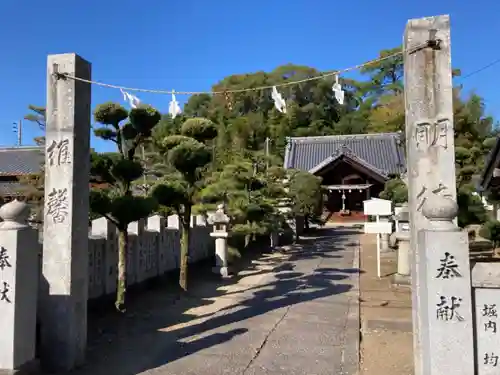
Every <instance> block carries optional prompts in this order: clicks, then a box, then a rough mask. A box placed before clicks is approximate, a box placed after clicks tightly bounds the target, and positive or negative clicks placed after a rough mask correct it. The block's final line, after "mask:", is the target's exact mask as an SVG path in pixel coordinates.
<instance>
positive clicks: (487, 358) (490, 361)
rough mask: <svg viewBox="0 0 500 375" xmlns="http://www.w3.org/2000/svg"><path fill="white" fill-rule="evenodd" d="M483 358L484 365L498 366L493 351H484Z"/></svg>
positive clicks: (496, 356)
mask: <svg viewBox="0 0 500 375" xmlns="http://www.w3.org/2000/svg"><path fill="white" fill-rule="evenodd" d="M483 360H484V364H485V365H490V366H492V367H497V366H498V355H496V354H495V353H485V354H484V358H483Z"/></svg>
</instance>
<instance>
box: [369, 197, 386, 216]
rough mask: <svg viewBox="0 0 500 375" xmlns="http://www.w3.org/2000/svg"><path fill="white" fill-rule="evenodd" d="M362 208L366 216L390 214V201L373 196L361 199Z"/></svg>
mask: <svg viewBox="0 0 500 375" xmlns="http://www.w3.org/2000/svg"><path fill="white" fill-rule="evenodd" d="M363 208H364V214H365V215H366V216H390V215H392V202H391V201H388V200H385V199H378V198H373V199H369V200H367V201H363Z"/></svg>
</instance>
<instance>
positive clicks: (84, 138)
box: [40, 53, 91, 371]
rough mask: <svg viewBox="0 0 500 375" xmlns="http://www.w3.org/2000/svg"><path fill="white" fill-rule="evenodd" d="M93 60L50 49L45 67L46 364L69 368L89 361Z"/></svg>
mask: <svg viewBox="0 0 500 375" xmlns="http://www.w3.org/2000/svg"><path fill="white" fill-rule="evenodd" d="M90 72H91V68H90V63H88V62H87V61H85V60H83V59H82V58H81V57H79V56H77V55H75V54H72V53H70V54H62V55H50V56H49V57H48V66H47V107H46V113H47V114H46V116H47V126H46V133H45V137H46V138H45V142H46V149H45V209H44V240H43V278H42V281H41V282H42V283H46V285H45V286H42V288H43V290H44V292H42V301H41V304H42V306H41V348H40V349H41V350H40V352H41V362H42V365H43V366H44V367H46V368H47V369H49V370H60V371H65V370H69V369H72V368H74V367H75V366H78V365H80V364H82V363H83V362H84V354H85V347H86V341H87V294H88V222H89V216H88V215H89V171H90V148H89V146H90V98H91V88H90V85H89V84H86V83H83V82H79V81H76V80H73V79H71V78H65V77H64V76H61V75H60V74H64V73H66V74H69V75H72V76H76V77H80V78H83V79H87V80H89V79H91V73H90Z"/></svg>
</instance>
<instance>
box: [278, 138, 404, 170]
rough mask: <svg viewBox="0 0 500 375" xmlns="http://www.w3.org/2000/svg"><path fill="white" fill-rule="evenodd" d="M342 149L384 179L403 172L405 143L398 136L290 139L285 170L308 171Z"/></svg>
mask: <svg viewBox="0 0 500 375" xmlns="http://www.w3.org/2000/svg"><path fill="white" fill-rule="evenodd" d="M343 149H349V151H350V152H351V153H352V154H354V155H355V156H356V157H358V158H359V159H361V160H363V161H365V162H366V164H367V165H372V166H373V167H375V168H377V169H378V170H379V171H382V172H383V173H384V174H386V175H390V174H401V173H404V172H405V171H406V160H405V155H404V143H403V142H402V140H401V134H400V133H378V134H353V135H333V136H322V137H293V138H289V140H288V145H287V150H286V152H285V162H284V167H285V168H294V169H300V170H305V171H310V170H311V169H313V168H314V167H316V166H317V165H318V164H320V163H322V162H323V161H325V159H328V158H331V157H332V156H334V155H338V154H339V153H340V152H341V151H342V150H343Z"/></svg>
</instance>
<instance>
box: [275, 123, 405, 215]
mask: <svg viewBox="0 0 500 375" xmlns="http://www.w3.org/2000/svg"><path fill="white" fill-rule="evenodd" d="M284 167H285V168H287V169H298V170H302V171H308V172H310V173H312V174H314V175H316V176H319V177H321V178H322V185H323V188H324V191H325V209H326V211H328V213H329V216H332V215H335V216H358V217H359V216H362V215H363V201H364V200H366V199H370V198H372V197H375V198H376V197H378V195H379V194H380V192H381V191H382V190H383V189H384V184H385V182H386V181H387V180H389V179H390V178H391V177H392V176H395V175H402V174H404V173H405V172H406V159H405V153H404V139H403V138H402V134H401V133H378V134H354V135H334V136H320V137H291V138H289V139H288V142H287V149H286V151H285V160H284Z"/></svg>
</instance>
